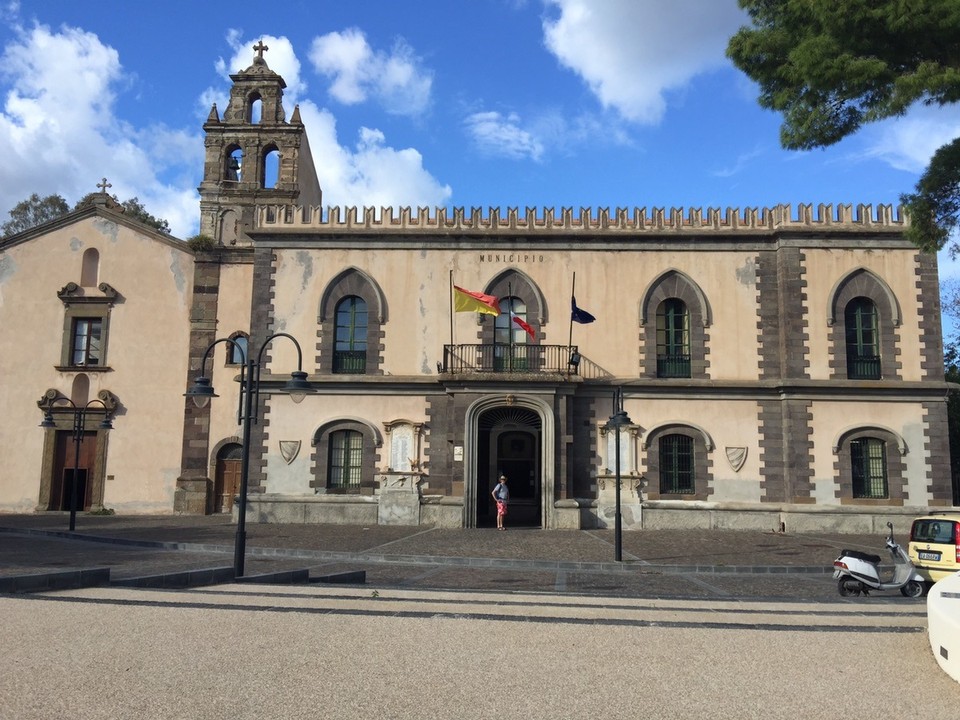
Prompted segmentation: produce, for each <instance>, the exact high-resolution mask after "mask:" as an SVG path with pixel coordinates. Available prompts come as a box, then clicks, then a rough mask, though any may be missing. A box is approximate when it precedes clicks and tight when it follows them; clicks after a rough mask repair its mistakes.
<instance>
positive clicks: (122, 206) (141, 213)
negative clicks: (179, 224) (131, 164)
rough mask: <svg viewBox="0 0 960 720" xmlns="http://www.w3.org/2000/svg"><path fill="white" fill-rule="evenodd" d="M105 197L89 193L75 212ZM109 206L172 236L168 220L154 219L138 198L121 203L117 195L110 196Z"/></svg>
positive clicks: (108, 198) (108, 197) (96, 193)
mask: <svg viewBox="0 0 960 720" xmlns="http://www.w3.org/2000/svg"><path fill="white" fill-rule="evenodd" d="M103 196H104V195H103V193H99V192H92V193H87V194H86V195H84V196H83V197H82V198H80V200H79V201H78V202H77V204H76V205H75V206H74V210H79V209H80V208H82V207H84V206H85V205H88V204H90V203H91V202H92V201H93V200H96V199H99V198H102V197H103ZM107 206H108V207H110V208H113V209H114V210H119V211H120V212H122V213H123V214H124V215H127V216H128V217H130V218H133V219H134V220H139V221H140V222H142V223H143V224H144V225H149V226H150V227H152V228H154V229H155V230H159V231H160V232H162V233H163V234H165V235H169V234H170V224H169V223H168V222H167V221H166V220H164V219H162V218H158V217H154V216H153V215H151V214H150V213H149V212H147V209H146V208H145V207H144V206H143V203H142V202H140V199H139V198H137V197H132V198H130V199H129V200H124V201H123V202H120V200H119V199H118V198H117V196H116V195H109V196H107Z"/></svg>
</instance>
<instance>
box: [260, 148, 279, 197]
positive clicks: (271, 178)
mask: <svg viewBox="0 0 960 720" xmlns="http://www.w3.org/2000/svg"><path fill="white" fill-rule="evenodd" d="M279 180H280V151H279V150H277V148H276V147H275V146H270V147H269V148H267V150H266V152H264V153H263V177H262V178H261V183H260V187H262V188H264V189H265V190H269V189H271V188H275V187H276V186H277V182H279Z"/></svg>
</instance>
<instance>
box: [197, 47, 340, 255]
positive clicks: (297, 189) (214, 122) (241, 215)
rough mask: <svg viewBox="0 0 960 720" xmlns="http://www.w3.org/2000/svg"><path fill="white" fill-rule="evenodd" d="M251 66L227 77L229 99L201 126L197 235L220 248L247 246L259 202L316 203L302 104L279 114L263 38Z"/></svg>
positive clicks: (278, 92) (277, 80)
mask: <svg viewBox="0 0 960 720" xmlns="http://www.w3.org/2000/svg"><path fill="white" fill-rule="evenodd" d="M253 49H254V51H255V53H256V54H255V55H254V58H253V64H252V65H251V66H250V67H248V68H247V69H246V70H244V71H243V72H240V73H237V74H236V75H231V76H230V79H231V80H233V87H232V88H231V89H230V104H229V105H228V106H227V109H226V111H225V112H224V113H223V117H222V118H221V117H220V114H219V113H218V112H217V106H216V105H214V106H213V107H212V108H211V109H210V115H209V116H208V117H207V121H206V122H205V123H204V125H203V130H204V132H205V133H206V138H205V141H204V145H205V148H206V158H205V160H204V167H203V182H201V183H200V187H199V188H198V189H199V191H200V233H201V234H202V235H208V236H210V237H212V238H213V239H214V240H216V241H217V243H218V244H222V245H245V244H248V243H249V242H250V240H249V238H248V236H247V231H248V230H250V229H251V228H252V227H253V223H254V211H255V208H256V206H257V205H281V204H296V205H303V206H314V205H320V203H321V190H320V182H319V180H318V179H317V171H316V169H315V168H314V166H313V156H312V155H311V154H310V144H309V143H308V142H307V133H306V130H305V129H304V126H303V123H302V122H301V121H300V108H299V106H297V107H296V108H294V110H293V116H292V117H291V118H290V121H289V122H288V121H287V119H286V117H285V114H284V111H283V89H284V88H285V87H286V83H285V82H284V81H283V78H282V77H280V76H279V75H278V74H277V73H275V72H273V71H272V70H271V69H270V68H269V67H267V62H266V60H264V59H263V53H264V51H265V50H267V49H268V48H267V46H266V45H264V44H263V41H260V42H258V43H257V44H256V45H255V46H254V47H253Z"/></svg>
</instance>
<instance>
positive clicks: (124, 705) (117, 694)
mask: <svg viewBox="0 0 960 720" xmlns="http://www.w3.org/2000/svg"><path fill="white" fill-rule="evenodd" d="M0 611H2V613H3V616H4V622H3V624H2V626H0V627H2V629H0V644H2V647H3V648H4V656H5V659H4V672H3V673H2V674H0V717H5V718H6V717H9V718H18V720H34V719H36V720H40V719H43V720H47V719H48V718H56V717H71V718H77V719H79V720H86V719H90V720H94V719H101V718H102V719H104V720H106V719H108V718H109V719H113V718H184V719H186V718H190V719H191V720H204V719H207V718H231V719H237V718H239V719H243V718H251V719H258V720H259V719H261V718H343V719H344V720H353V719H357V720H360V719H363V720H368V719H369V718H397V719H401V718H403V719H406V718H411V719H416V720H424V719H428V718H458V719H459V718H524V719H525V720H527V719H529V720H537V719H539V718H544V719H550V720H554V719H556V718H586V717H598V718H651V719H658V718H671V719H672V718H677V717H688V718H737V719H741V718H764V719H765V720H768V719H770V718H790V719H791V720H795V719H796V718H805V719H810V718H813V719H815V718H845V717H849V716H850V714H851V712H855V714H856V715H864V716H869V715H874V714H883V716H894V717H895V716H904V717H923V718H925V720H941V719H942V720H948V719H949V720H952V718H955V717H956V708H957V707H958V703H960V686H958V685H957V684H956V682H954V681H953V680H951V679H950V678H949V677H948V676H946V675H945V674H944V673H943V672H941V671H940V669H939V668H938V667H937V664H936V662H935V661H934V659H933V657H932V655H931V653H930V648H929V644H928V641H927V637H926V633H925V612H924V607H923V606H922V605H918V604H915V603H912V602H899V599H898V600H893V599H888V600H882V601H869V602H861V603H856V604H854V603H844V602H830V603H803V602H801V603H784V602H774V603H771V602H763V601H744V600H737V601H722V600H702V599H697V600H680V599H664V600H654V599H643V598H603V597H589V596H571V595H556V594H528V593H510V592H493V593H491V592H476V591H474V592H457V591H451V592H440V591H424V590H399V589H398V590H390V589H382V590H370V589H368V588H360V587H349V588H336V587H331V586H319V585H312V586H295V587H280V586H260V585H235V584H226V585H218V586H214V587H206V588H194V589H189V590H177V591H173V590H139V589H136V590H134V589H127V588H113V587H108V588H87V589H80V590H71V591H60V592H53V593H43V594H30V595H17V596H8V597H5V598H2V599H0ZM856 687H860V688H863V689H865V690H866V694H865V696H864V697H863V698H861V699H860V700H859V701H857V703H856V708H854V707H853V705H854V701H853V699H852V698H851V697H849V695H848V693H849V692H850V690H851V689H852V688H856Z"/></svg>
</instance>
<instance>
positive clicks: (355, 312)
mask: <svg viewBox="0 0 960 720" xmlns="http://www.w3.org/2000/svg"><path fill="white" fill-rule="evenodd" d="M347 301H349V302H347ZM344 303H346V304H344ZM317 317H318V320H319V322H320V356H319V358H318V360H317V363H318V366H317V370H318V372H320V373H323V374H329V373H351V372H358V373H364V374H365V375H382V374H383V372H384V371H383V369H382V366H383V357H382V353H383V335H384V332H383V326H384V325H385V324H386V322H387V299H386V297H385V296H384V294H383V290H381V289H380V286H379V285H377V282H376V281H375V280H374V279H373V278H372V277H371V276H369V275H367V274H366V273H364V272H363V271H361V270H358V269H357V268H346V269H345V270H343V271H341V272H340V273H338V274H337V275H335V276H334V277H333V279H332V280H330V282H329V283H328V284H327V286H326V288H325V289H324V291H323V293H322V294H321V297H320V303H319V306H318V308H317ZM351 338H352V347H351ZM357 351H359V352H360V355H359V356H357V358H351V357H350V356H349V355H348V354H345V353H350V352H357ZM350 362H353V363H354V367H357V369H356V370H351V369H349V368H350V367H351V366H350V365H349V364H347V365H345V364H344V363H350ZM356 363H359V364H356Z"/></svg>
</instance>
